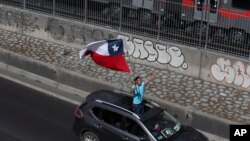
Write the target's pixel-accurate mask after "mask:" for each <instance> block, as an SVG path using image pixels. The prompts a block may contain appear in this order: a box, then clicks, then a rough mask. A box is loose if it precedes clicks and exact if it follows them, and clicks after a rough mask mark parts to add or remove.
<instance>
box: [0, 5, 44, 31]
mask: <svg viewBox="0 0 250 141" xmlns="http://www.w3.org/2000/svg"><path fill="white" fill-rule="evenodd" d="M0 19H1V20H0V24H3V25H7V26H14V27H16V28H18V29H20V30H22V31H26V32H34V31H35V30H40V27H39V25H38V24H37V23H38V18H37V17H34V16H32V15H31V14H26V13H23V12H20V11H15V12H14V11H11V10H5V9H3V8H0Z"/></svg>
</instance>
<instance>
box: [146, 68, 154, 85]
mask: <svg viewBox="0 0 250 141" xmlns="http://www.w3.org/2000/svg"><path fill="white" fill-rule="evenodd" d="M154 72H155V71H151V72H150V73H149V74H148V76H147V78H146V80H145V85H146V84H148V82H149V81H151V80H152V79H153V78H154Z"/></svg>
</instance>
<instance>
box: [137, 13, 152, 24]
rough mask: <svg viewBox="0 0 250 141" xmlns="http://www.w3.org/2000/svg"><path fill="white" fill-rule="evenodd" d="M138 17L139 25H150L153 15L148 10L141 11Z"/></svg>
mask: <svg viewBox="0 0 250 141" xmlns="http://www.w3.org/2000/svg"><path fill="white" fill-rule="evenodd" d="M139 15H140V17H139V21H140V24H142V25H150V24H151V23H152V22H153V15H152V13H151V12H150V11H149V10H141V11H140V14H139Z"/></svg>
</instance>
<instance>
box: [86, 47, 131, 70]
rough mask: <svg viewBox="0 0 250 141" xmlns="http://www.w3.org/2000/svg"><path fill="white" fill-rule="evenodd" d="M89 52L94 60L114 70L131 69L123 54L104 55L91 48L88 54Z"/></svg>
mask: <svg viewBox="0 0 250 141" xmlns="http://www.w3.org/2000/svg"><path fill="white" fill-rule="evenodd" d="M87 54H90V55H91V58H92V59H93V60H94V62H95V63H96V64H98V65H100V66H103V67H105V68H109V69H112V70H118V71H123V72H130V69H129V68H128V65H127V63H126V60H125V57H124V56H123V55H122V54H119V55H115V56H103V55H100V54H97V53H96V52H93V51H90V50H89V51H88V52H87V53H86V55H87Z"/></svg>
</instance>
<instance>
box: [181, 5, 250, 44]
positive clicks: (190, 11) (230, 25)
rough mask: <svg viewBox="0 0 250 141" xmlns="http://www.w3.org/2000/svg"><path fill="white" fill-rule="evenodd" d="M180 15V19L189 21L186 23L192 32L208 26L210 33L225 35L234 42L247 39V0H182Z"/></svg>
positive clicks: (249, 18) (249, 14)
mask: <svg viewBox="0 0 250 141" xmlns="http://www.w3.org/2000/svg"><path fill="white" fill-rule="evenodd" d="M180 16H181V20H182V21H185V22H186V23H191V24H188V25H190V26H191V27H192V28H191V29H192V30H193V31H194V32H196V31H200V30H201V31H202V32H205V31H206V30H207V28H208V26H209V27H210V28H211V31H212V33H211V34H212V35H215V36H222V37H226V38H227V39H228V40H230V41H232V42H234V43H247V41H248V37H249V35H248V34H249V33H250V26H249V24H250V1H249V0H182V10H181V14H180ZM197 24H198V25H197ZM190 26H187V27H190ZM204 34H205V33H204Z"/></svg>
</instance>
